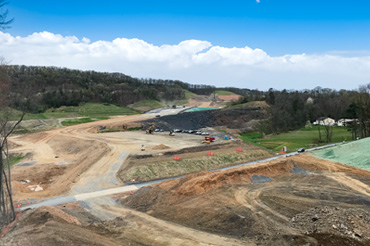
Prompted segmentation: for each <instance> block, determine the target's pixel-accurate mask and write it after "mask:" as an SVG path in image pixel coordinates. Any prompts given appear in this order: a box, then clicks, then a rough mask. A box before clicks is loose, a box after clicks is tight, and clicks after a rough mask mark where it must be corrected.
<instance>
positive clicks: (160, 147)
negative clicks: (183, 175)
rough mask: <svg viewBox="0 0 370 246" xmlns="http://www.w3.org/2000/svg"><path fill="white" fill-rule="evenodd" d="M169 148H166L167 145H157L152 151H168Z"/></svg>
mask: <svg viewBox="0 0 370 246" xmlns="http://www.w3.org/2000/svg"><path fill="white" fill-rule="evenodd" d="M169 148H170V147H168V146H167V145H164V144H159V145H157V146H154V147H153V148H152V149H154V150H159V149H169Z"/></svg>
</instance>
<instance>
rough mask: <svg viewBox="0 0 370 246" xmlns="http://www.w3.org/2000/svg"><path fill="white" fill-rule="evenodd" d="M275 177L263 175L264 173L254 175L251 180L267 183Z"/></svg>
mask: <svg viewBox="0 0 370 246" xmlns="http://www.w3.org/2000/svg"><path fill="white" fill-rule="evenodd" d="M272 180H273V179H272V178H270V177H267V176H263V175H256V174H255V175H253V176H252V178H251V182H252V183H267V182H270V181H272Z"/></svg>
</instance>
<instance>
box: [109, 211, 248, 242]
mask: <svg viewBox="0 0 370 246" xmlns="http://www.w3.org/2000/svg"><path fill="white" fill-rule="evenodd" d="M103 209H105V210H106V211H109V212H110V213H113V214H115V215H116V216H119V217H125V216H127V215H134V216H137V217H139V218H140V219H142V220H143V221H145V224H141V231H143V233H146V234H150V233H153V234H154V235H155V240H156V243H157V244H159V245H162V244H166V245H174V246H176V245H225V246H232V245H235V246H236V245H255V244H254V243H252V242H248V241H243V242H242V241H239V240H237V239H232V238H225V237H222V236H218V235H215V234H211V233H207V232H203V231H199V230H195V229H192V228H188V227H185V226H181V225H178V224H175V223H172V222H168V221H165V220H161V219H157V218H155V217H152V216H150V215H148V214H146V213H141V212H138V211H135V210H132V209H127V208H122V207H117V206H106V207H104V208H103ZM156 230H160V232H161V233H158V232H155V231H156Z"/></svg>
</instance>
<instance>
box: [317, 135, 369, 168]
mask: <svg viewBox="0 0 370 246" xmlns="http://www.w3.org/2000/svg"><path fill="white" fill-rule="evenodd" d="M369 150H370V138H364V139H361V140H358V141H355V142H350V143H347V144H343V145H339V146H336V147H332V148H328V149H322V150H317V151H314V152H313V155H315V156H316V157H319V158H322V159H326V160H330V161H336V162H340V163H343V164H347V165H351V166H354V167H358V168H362V169H365V170H368V171H370V154H369Z"/></svg>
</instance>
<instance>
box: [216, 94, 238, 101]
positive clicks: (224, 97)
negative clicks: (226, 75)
mask: <svg viewBox="0 0 370 246" xmlns="http://www.w3.org/2000/svg"><path fill="white" fill-rule="evenodd" d="M217 97H218V98H219V99H220V100H222V101H225V102H231V101H238V100H239V99H240V98H241V97H242V96H240V95H217Z"/></svg>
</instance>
